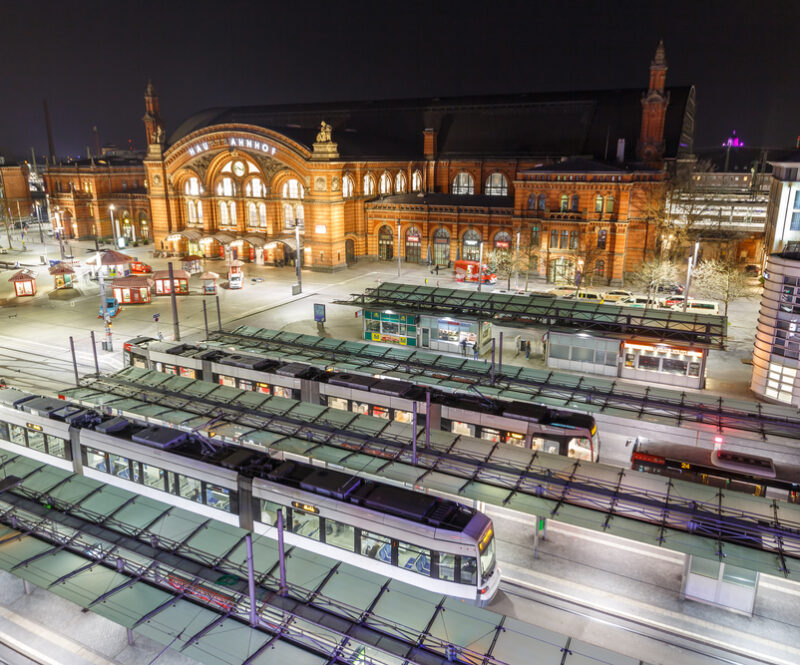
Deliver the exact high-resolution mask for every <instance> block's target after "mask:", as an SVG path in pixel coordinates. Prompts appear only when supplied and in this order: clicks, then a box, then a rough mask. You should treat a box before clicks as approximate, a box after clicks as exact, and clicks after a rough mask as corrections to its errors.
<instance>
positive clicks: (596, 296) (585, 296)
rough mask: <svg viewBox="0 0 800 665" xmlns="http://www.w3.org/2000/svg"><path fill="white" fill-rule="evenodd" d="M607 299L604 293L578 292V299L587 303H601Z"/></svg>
mask: <svg viewBox="0 0 800 665" xmlns="http://www.w3.org/2000/svg"><path fill="white" fill-rule="evenodd" d="M604 297H605V294H604V293H595V292H594V291H578V294H577V296H576V298H577V299H578V300H585V301H587V302H594V303H601V302H603V299H604Z"/></svg>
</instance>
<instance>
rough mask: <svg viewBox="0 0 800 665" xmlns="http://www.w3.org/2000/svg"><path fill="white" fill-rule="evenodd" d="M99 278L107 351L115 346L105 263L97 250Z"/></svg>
mask: <svg viewBox="0 0 800 665" xmlns="http://www.w3.org/2000/svg"><path fill="white" fill-rule="evenodd" d="M95 260H96V261H97V279H98V282H99V284H100V313H101V314H102V315H103V323H104V324H105V327H106V341H105V343H104V350H105V351H113V350H114V346H113V344H112V341H111V317H110V316H109V315H108V302H107V301H106V285H105V282H104V281H103V265H102V263H101V262H100V252H97V257H96V259H95Z"/></svg>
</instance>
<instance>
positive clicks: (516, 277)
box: [514, 231, 520, 289]
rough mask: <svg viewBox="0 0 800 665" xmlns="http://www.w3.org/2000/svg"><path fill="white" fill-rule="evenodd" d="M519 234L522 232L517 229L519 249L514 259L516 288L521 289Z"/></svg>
mask: <svg viewBox="0 0 800 665" xmlns="http://www.w3.org/2000/svg"><path fill="white" fill-rule="evenodd" d="M519 234H520V232H519V231H517V251H516V252H515V254H516V257H515V259H514V288H515V289H519Z"/></svg>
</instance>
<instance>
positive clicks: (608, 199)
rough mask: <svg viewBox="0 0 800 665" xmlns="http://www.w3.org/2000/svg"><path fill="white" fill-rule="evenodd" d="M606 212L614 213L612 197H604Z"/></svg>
mask: <svg viewBox="0 0 800 665" xmlns="http://www.w3.org/2000/svg"><path fill="white" fill-rule="evenodd" d="M606 212H614V197H613V196H607V197H606Z"/></svg>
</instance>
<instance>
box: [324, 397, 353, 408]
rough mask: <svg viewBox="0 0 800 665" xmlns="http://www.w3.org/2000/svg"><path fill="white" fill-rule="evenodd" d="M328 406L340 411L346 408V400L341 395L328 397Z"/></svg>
mask: <svg viewBox="0 0 800 665" xmlns="http://www.w3.org/2000/svg"><path fill="white" fill-rule="evenodd" d="M328 406H330V407H331V408H334V409H340V410H342V411H347V410H348V408H349V407H348V401H347V400H346V399H344V398H343V397H328Z"/></svg>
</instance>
